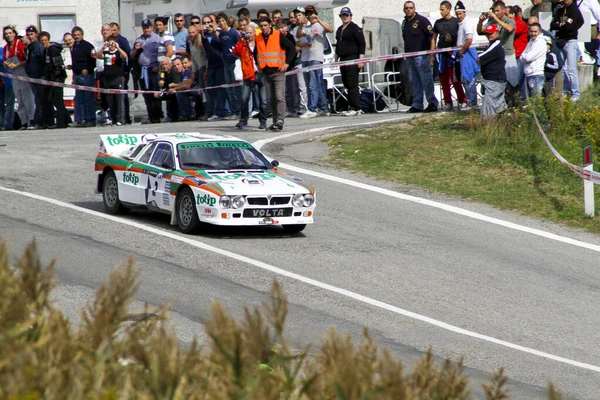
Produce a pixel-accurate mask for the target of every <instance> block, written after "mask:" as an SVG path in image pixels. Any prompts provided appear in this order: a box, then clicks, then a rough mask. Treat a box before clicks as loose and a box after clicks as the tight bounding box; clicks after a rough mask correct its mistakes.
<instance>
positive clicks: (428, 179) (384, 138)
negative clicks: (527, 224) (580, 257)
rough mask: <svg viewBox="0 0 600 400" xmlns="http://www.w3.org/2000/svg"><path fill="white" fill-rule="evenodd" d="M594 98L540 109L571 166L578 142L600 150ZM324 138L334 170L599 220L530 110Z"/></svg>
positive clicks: (574, 223) (575, 223)
mask: <svg viewBox="0 0 600 400" xmlns="http://www.w3.org/2000/svg"><path fill="white" fill-rule="evenodd" d="M599 97H600V91H599V89H598V87H594V88H592V89H591V90H588V91H587V92H586V93H584V96H582V98H581V100H580V101H579V102H577V103H570V102H569V101H567V100H560V99H556V98H554V99H548V100H547V101H545V102H544V104H543V105H542V106H541V108H540V109H542V110H543V111H542V116H543V117H542V118H543V120H544V121H545V122H546V124H547V125H546V128H547V129H546V133H547V135H548V136H549V138H550V140H551V142H552V143H553V145H554V147H555V148H556V149H557V150H558V152H559V153H561V154H562V155H563V156H564V157H565V158H566V159H567V160H569V161H570V162H572V163H574V164H578V163H580V162H581V151H582V149H583V147H585V146H587V145H592V146H593V147H594V150H595V151H596V152H597V150H598V143H600V138H598V137H597V135H600V133H597V132H596V131H597V127H598V126H600V109H599V107H598V106H596V105H595V104H597V103H598V98H599ZM325 142H326V143H327V144H328V145H329V146H330V150H331V151H330V158H329V161H330V163H332V164H333V165H335V166H336V167H338V168H343V169H347V170H351V171H353V172H358V173H362V174H365V175H367V176H370V177H374V178H377V179H382V180H387V181H392V182H399V183H402V184H407V185H412V186H418V187H422V188H426V189H431V190H434V191H436V192H439V193H444V194H447V195H451V196H457V197H461V198H464V199H469V200H473V201H476V202H481V203H486V204H489V205H492V206H495V207H497V208H500V209H505V210H511V211H516V212H518V213H521V214H523V215H528V216H533V217H538V218H542V219H545V220H549V221H553V222H559V223H562V224H565V225H567V226H570V227H576V228H582V229H584V230H587V231H590V232H593V233H600V220H599V219H598V218H588V217H586V216H585V215H584V211H583V183H582V180H581V179H580V178H579V177H578V176H577V175H576V174H574V173H573V172H572V171H570V170H569V169H568V168H567V167H565V166H564V165H562V164H561V163H559V162H558V160H556V158H555V157H554V156H553V155H552V153H551V152H550V150H549V149H548V148H547V147H546V145H545V144H544V142H543V141H542V139H541V137H540V135H539V132H538V131H537V127H536V126H535V123H534V120H533V118H532V114H531V108H525V110H524V111H523V110H517V111H511V112H507V113H505V114H504V115H502V116H499V117H498V118H497V119H496V120H494V121H493V122H491V123H488V124H482V123H481V122H480V120H479V116H478V114H466V113H438V114H434V115H431V114H426V115H423V116H420V117H417V118H415V119H412V120H410V121H407V122H402V123H394V124H386V125H383V126H382V127H379V128H373V129H364V130H360V131H355V132H351V133H347V134H343V135H339V136H334V137H330V138H327V139H326V140H325ZM596 193H598V190H596ZM595 197H596V214H598V209H599V208H598V205H599V204H600V203H599V199H600V197H599V195H598V194H596V196H595Z"/></svg>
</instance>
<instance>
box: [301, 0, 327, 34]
mask: <svg viewBox="0 0 600 400" xmlns="http://www.w3.org/2000/svg"><path fill="white" fill-rule="evenodd" d="M306 18H308V20H309V21H310V23H311V24H313V25H314V24H320V25H321V26H322V27H323V29H325V32H327V33H333V28H332V27H331V26H330V25H329V24H328V23H327V22H325V21H323V20H322V19H321V18H319V13H318V12H317V9H316V8H315V6H311V5H308V6H306Z"/></svg>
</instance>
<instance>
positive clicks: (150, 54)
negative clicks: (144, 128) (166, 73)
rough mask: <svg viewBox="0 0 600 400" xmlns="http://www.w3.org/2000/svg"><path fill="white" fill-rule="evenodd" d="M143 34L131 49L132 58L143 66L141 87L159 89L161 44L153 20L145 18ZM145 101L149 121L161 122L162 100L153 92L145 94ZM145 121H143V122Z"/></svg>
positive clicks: (140, 79) (143, 88)
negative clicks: (159, 52) (153, 26)
mask: <svg viewBox="0 0 600 400" xmlns="http://www.w3.org/2000/svg"><path fill="white" fill-rule="evenodd" d="M142 31H143V33H142V35H141V36H140V37H139V38H137V39H136V40H135V42H134V43H133V50H131V57H130V58H131V59H132V60H137V62H138V64H139V65H140V67H141V73H140V78H139V84H140V89H142V90H156V91H157V90H159V87H158V70H159V63H158V47H159V46H160V36H158V35H157V34H156V33H154V30H153V28H152V21H150V20H149V19H145V20H143V21H142ZM144 103H146V110H147V112H148V122H149V123H152V124H155V123H159V122H160V119H161V118H162V107H161V103H160V100H158V99H156V98H155V97H154V96H153V95H152V94H144ZM142 123H143V122H142Z"/></svg>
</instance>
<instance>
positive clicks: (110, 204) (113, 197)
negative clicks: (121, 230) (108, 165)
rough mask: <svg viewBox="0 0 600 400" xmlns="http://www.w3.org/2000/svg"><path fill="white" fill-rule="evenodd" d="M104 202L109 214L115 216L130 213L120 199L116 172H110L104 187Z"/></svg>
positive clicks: (107, 174)
mask: <svg viewBox="0 0 600 400" xmlns="http://www.w3.org/2000/svg"><path fill="white" fill-rule="evenodd" d="M102 201H103V202H104V209H105V210H106V212H107V213H109V214H113V215H119V214H125V213H126V212H128V211H129V209H128V208H127V207H125V206H124V205H123V204H122V203H121V200H120V199H119V182H118V181H117V177H116V175H115V173H114V171H108V172H107V173H106V176H105V177H104V183H103V185H102Z"/></svg>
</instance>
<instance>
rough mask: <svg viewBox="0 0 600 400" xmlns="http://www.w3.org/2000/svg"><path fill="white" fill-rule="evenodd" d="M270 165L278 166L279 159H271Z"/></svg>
mask: <svg viewBox="0 0 600 400" xmlns="http://www.w3.org/2000/svg"><path fill="white" fill-rule="evenodd" d="M271 165H273V166H274V167H275V168H277V167H278V166H279V161H277V160H273V161H271Z"/></svg>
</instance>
